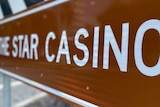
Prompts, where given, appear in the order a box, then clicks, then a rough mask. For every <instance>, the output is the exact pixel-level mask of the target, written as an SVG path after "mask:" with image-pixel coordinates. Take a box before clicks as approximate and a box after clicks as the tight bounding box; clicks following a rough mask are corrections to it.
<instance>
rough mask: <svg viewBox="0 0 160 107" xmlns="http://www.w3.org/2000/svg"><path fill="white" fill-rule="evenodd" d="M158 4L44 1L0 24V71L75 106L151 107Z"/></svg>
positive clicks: (158, 63) (154, 105)
mask: <svg viewBox="0 0 160 107" xmlns="http://www.w3.org/2000/svg"><path fill="white" fill-rule="evenodd" d="M159 5H160V1H159V0H155V1H146V0H71V1H67V0H57V1H50V0H49V1H44V2H41V3H39V4H37V5H35V6H31V7H29V8H28V9H27V10H23V11H20V12H18V13H16V14H13V15H10V16H7V17H6V18H3V19H2V20H0V24H1V25H0V46H1V47H0V55H1V56H0V67H1V69H0V71H1V72H2V73H5V74H7V75H10V76H13V77H15V78H18V79H20V80H22V81H24V82H27V83H29V84H31V85H34V86H36V87H38V88H41V89H43V90H45V91H48V92H50V93H52V94H55V95H57V96H59V97H62V98H65V99H67V98H68V100H70V101H72V102H74V103H78V104H79V105H82V106H101V107H159V95H160V91H159V90H160V87H159V83H160V76H159V74H160V58H159V55H160V54H159V53H160V42H159V41H160V36H159V35H160V20H159V19H160V13H159V9H160V8H159Z"/></svg>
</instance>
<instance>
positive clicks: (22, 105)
mask: <svg viewBox="0 0 160 107" xmlns="http://www.w3.org/2000/svg"><path fill="white" fill-rule="evenodd" d="M46 96H47V94H46V93H44V92H42V93H39V94H37V95H34V96H32V97H30V98H27V99H26V100H24V101H21V102H19V103H17V104H16V105H14V106H13V107H26V106H27V105H28V104H31V103H34V102H36V101H38V100H40V99H42V98H44V97H46Z"/></svg>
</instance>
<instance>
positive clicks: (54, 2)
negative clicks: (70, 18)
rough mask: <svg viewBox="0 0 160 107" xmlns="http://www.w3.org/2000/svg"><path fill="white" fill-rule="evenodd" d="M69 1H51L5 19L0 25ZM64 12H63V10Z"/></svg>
mask: <svg viewBox="0 0 160 107" xmlns="http://www.w3.org/2000/svg"><path fill="white" fill-rule="evenodd" d="M67 1H69V0H56V1H52V2H50V3H47V4H44V5H41V6H39V7H36V8H34V9H32V10H28V11H25V12H23V13H20V14H17V15H15V16H12V17H9V18H6V19H4V20H1V21H0V25H1V24H4V23H8V22H10V21H14V20H16V19H19V18H22V17H25V16H28V15H31V14H34V13H37V12H40V11H42V10H45V9H48V8H50V7H53V6H57V5H59V4H62V3H65V2H67ZM64 11H65V10H64Z"/></svg>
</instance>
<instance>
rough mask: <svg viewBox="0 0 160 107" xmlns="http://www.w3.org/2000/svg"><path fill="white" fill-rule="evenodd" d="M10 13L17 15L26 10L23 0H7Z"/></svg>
mask: <svg viewBox="0 0 160 107" xmlns="http://www.w3.org/2000/svg"><path fill="white" fill-rule="evenodd" d="M8 3H9V5H10V8H11V11H12V13H18V12H20V11H22V10H25V9H27V6H26V4H25V2H24V0H8Z"/></svg>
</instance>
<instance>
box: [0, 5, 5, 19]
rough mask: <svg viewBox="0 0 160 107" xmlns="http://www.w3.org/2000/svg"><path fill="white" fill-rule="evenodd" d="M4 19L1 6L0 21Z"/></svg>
mask: <svg viewBox="0 0 160 107" xmlns="http://www.w3.org/2000/svg"><path fill="white" fill-rule="evenodd" d="M3 18H4V15H3V11H2V7H1V5H0V19H3Z"/></svg>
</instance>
